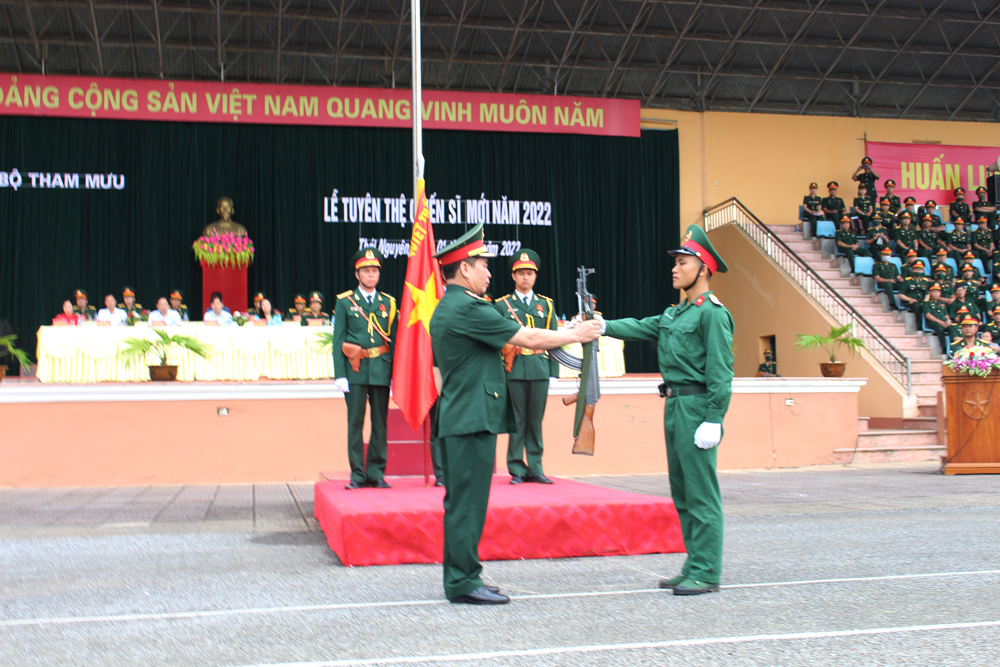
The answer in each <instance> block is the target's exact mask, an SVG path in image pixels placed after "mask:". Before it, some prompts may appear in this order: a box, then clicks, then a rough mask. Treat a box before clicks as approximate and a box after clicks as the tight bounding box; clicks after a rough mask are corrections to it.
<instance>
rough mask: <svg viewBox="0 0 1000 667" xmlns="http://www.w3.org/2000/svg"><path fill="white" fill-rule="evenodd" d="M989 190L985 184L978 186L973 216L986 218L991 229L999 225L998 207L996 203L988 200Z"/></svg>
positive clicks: (973, 205)
mask: <svg viewBox="0 0 1000 667" xmlns="http://www.w3.org/2000/svg"><path fill="white" fill-rule="evenodd" d="M988 194H989V193H988V191H987V190H986V188H984V187H983V186H981V185H980V186H979V187H978V188H976V201H975V203H973V204H972V217H973V218H975V219H976V220H978V219H979V218H980V216H983V217H985V218H986V224H987V225H988V226H989V227H990V229H994V228H996V226H997V208H996V204H994V203H992V202H990V201H987V199H986V197H987V195H988Z"/></svg>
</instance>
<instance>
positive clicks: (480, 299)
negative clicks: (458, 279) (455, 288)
mask: <svg viewBox="0 0 1000 667" xmlns="http://www.w3.org/2000/svg"><path fill="white" fill-rule="evenodd" d="M465 293H466V294H468V295H469V296H471V297H472V298H473V299H476V300H478V301H485V302H486V303H492V302H491V301H490V300H489V299H487V298H486V297H482V296H479V295H478V294H473V293H472V292H470V291H469V290H465Z"/></svg>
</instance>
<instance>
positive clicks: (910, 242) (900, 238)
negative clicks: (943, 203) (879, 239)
mask: <svg viewBox="0 0 1000 667" xmlns="http://www.w3.org/2000/svg"><path fill="white" fill-rule="evenodd" d="M898 222H899V226H898V227H896V229H895V230H893V233H892V236H893V238H895V239H896V254H897V255H899V256H900V257H901V258H902V257H906V256H907V255H909V254H910V252H911V251H912V252H913V256H914V257H916V256H917V230H916V229H914V228H913V225H912V224H910V216H909V214H908V213H906V212H905V211H904V212H903V213H900V214H899V221H898ZM904 277H905V276H904Z"/></svg>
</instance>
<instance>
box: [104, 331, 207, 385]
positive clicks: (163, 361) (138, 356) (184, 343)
mask: <svg viewBox="0 0 1000 667" xmlns="http://www.w3.org/2000/svg"><path fill="white" fill-rule="evenodd" d="M151 331H152V333H153V334H154V335H155V336H156V337H155V338H152V339H151V338H128V339H126V340H123V341H122V344H121V348H120V349H119V350H118V357H119V358H120V359H124V360H125V367H126V368H128V367H129V366H131V365H132V363H133V362H136V361H143V360H145V359H146V357H147V355H150V354H152V355H154V356H156V357H157V358H159V360H160V363H159V364H157V365H152V364H151V365H150V366H149V379H150V380H153V381H157V382H162V381H171V380H176V379H177V366H168V365H167V351H168V350H169V349H171V348H174V347H177V348H181V349H183V350H188V351H189V352H191V353H192V354H194V355H195V356H198V357H201V358H202V359H208V357H209V355H211V353H212V348H211V347H209V346H208V345H205V344H204V343H202V342H201V341H200V340H198V339H196V338H192V337H191V336H181V335H179V334H174V335H173V336H171V335H170V334H168V333H167V332H166V331H164V330H163V329H152V330H151Z"/></svg>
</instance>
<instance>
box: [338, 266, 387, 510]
mask: <svg viewBox="0 0 1000 667" xmlns="http://www.w3.org/2000/svg"><path fill="white" fill-rule="evenodd" d="M383 259H384V257H382V253H380V252H379V251H378V250H376V249H374V248H362V249H361V250H358V251H357V252H356V253H355V254H354V256H353V257H352V258H351V263H352V264H353V265H354V276H355V277H356V278H357V279H358V286H357V287H355V288H354V289H352V290H347V291H346V292H341V293H340V294H338V295H337V306H336V311H335V313H336V318H337V325H336V326H335V327H334V328H333V373H334V377H335V378H336V379H335V380H334V382H336V383H337V387H339V388H340V390H341V391H342V392H344V400H345V401H346V402H347V457H348V459H349V460H350V463H351V481H350V483H348V485H347V487H346V488H347V489H349V490H354V489H359V488H361V487H363V486H372V487H375V488H379V489H388V488H391V487H390V485H389V483H388V482H387V481H385V462H386V447H387V445H386V437H387V435H386V434H387V431H386V419H388V417H389V385H390V384H392V347H393V341H394V340H395V338H396V300H395V299H394V298H392V297H391V296H389V295H388V294H386V293H385V292H379V291H377V290H376V289H375V288H376V287H378V281H379V277H380V276H381V272H382V260H383ZM345 344H346V345H355V346H358V347H359V348H360V352H361V358H360V359H357V358H355V360H354V361H351V359H350V358H348V356H347V352H348V351H347V350H345V349H344V346H345ZM355 349H357V348H355ZM366 404H367V405H369V406H371V411H372V415H371V424H372V426H371V438H370V439H369V441H368V456H367V459H366V458H365V441H364V434H363V429H364V426H365V406H366Z"/></svg>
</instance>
